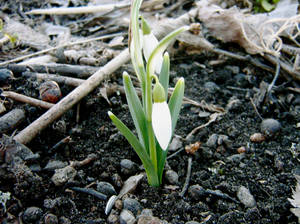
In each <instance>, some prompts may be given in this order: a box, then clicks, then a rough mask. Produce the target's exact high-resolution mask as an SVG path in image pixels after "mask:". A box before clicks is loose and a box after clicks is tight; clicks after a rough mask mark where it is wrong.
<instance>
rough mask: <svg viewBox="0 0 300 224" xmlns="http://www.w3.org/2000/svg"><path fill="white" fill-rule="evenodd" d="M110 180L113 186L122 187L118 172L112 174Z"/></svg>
mask: <svg viewBox="0 0 300 224" xmlns="http://www.w3.org/2000/svg"><path fill="white" fill-rule="evenodd" d="M111 180H112V182H113V184H114V185H115V186H117V187H122V185H123V181H122V178H121V177H120V175H119V174H117V173H115V174H113V175H112V177H111Z"/></svg>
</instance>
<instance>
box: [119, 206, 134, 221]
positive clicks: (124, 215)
mask: <svg viewBox="0 0 300 224" xmlns="http://www.w3.org/2000/svg"><path fill="white" fill-rule="evenodd" d="M135 222H136V219H135V217H134V215H133V214H132V212H131V211H129V210H127V209H123V210H122V211H121V214H120V224H134V223H135Z"/></svg>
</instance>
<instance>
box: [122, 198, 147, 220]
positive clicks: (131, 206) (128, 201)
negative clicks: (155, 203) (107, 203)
mask: <svg viewBox="0 0 300 224" xmlns="http://www.w3.org/2000/svg"><path fill="white" fill-rule="evenodd" d="M123 208H124V209H126V210H129V211H131V212H132V214H133V215H135V216H137V215H139V214H140V213H141V211H142V209H143V207H142V206H141V204H140V203H139V202H138V201H137V200H136V199H133V198H125V200H124V201H123Z"/></svg>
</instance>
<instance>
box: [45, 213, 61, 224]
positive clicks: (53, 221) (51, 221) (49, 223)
mask: <svg viewBox="0 0 300 224" xmlns="http://www.w3.org/2000/svg"><path fill="white" fill-rule="evenodd" d="M44 223H45V224H57V223H58V219H57V217H56V215H53V214H47V215H46V216H45V217H44Z"/></svg>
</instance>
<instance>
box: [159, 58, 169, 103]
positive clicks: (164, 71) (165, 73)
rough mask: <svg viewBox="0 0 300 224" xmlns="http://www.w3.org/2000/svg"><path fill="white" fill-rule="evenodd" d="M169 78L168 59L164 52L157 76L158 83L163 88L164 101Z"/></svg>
mask: <svg viewBox="0 0 300 224" xmlns="http://www.w3.org/2000/svg"><path fill="white" fill-rule="evenodd" d="M169 76H170V57H169V54H168V52H166V53H165V54H164V59H163V64H162V68H161V71H160V75H159V82H160V84H161V85H162V86H163V87H164V90H165V94H166V100H167V99H168V88H169Z"/></svg>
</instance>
